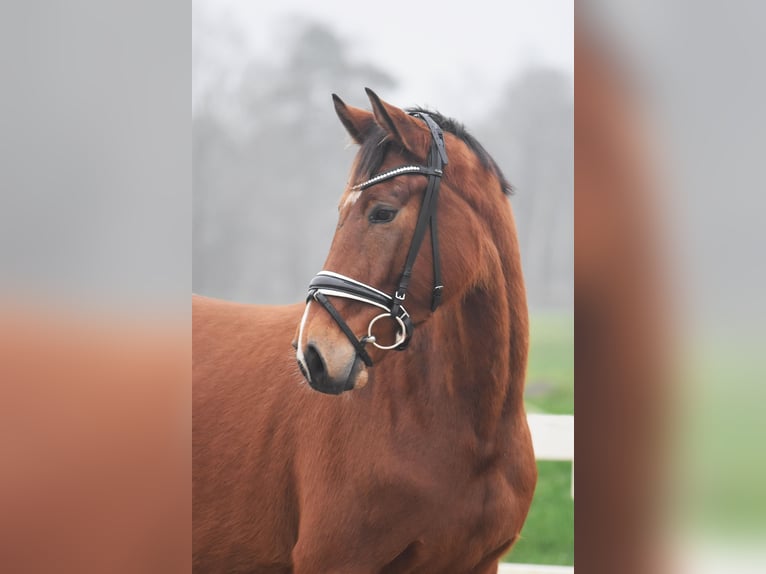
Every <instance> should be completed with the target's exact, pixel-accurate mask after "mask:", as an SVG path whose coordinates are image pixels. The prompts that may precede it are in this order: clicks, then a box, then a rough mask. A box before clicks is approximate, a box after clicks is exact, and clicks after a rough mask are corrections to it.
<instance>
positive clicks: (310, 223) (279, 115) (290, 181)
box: [192, 22, 573, 308]
mask: <svg viewBox="0 0 766 574" xmlns="http://www.w3.org/2000/svg"><path fill="white" fill-rule="evenodd" d="M227 32H228V31H227ZM197 33H198V34H201V33H204V31H197ZM237 41H238V40H237V35H236V31H234V30H232V31H231V33H230V34H229V44H228V46H225V47H224V48H223V49H229V50H235V51H236V50H238V45H237ZM282 53H283V57H282V60H281V61H279V62H272V61H270V62H262V61H257V60H251V61H248V62H247V63H246V66H245V67H244V70H245V71H244V73H243V74H241V75H240V76H239V78H238V80H237V81H236V82H232V81H231V80H230V78H229V77H228V76H227V75H226V74H225V73H223V72H222V73H221V74H220V77H215V76H213V77H207V78H204V79H205V80H206V82H200V81H197V82H195V83H194V85H193V89H195V86H197V87H196V90H197V91H196V93H194V92H193V98H192V162H193V186H194V190H193V191H194V208H193V217H194V219H193V289H194V291H195V292H196V293H200V294H205V295H211V296H216V297H221V298H225V299H232V300H238V301H244V302H257V303H290V302H296V301H299V300H301V298H302V297H304V294H305V290H306V285H307V284H308V281H309V280H310V279H311V277H312V276H313V275H314V274H315V273H316V272H317V271H318V270H319V269H321V268H322V264H323V262H324V259H325V257H326V254H327V251H328V250H329V247H330V241H331V239H332V235H333V233H334V231H335V224H336V220H337V204H338V199H339V197H340V195H341V193H342V192H343V189H344V186H345V183H346V178H347V177H348V171H349V168H350V166H351V163H352V160H353V157H354V154H355V149H354V146H350V145H349V138H348V136H347V134H346V132H345V131H344V129H343V127H342V126H341V124H340V122H339V121H338V120H337V118H336V116H335V112H334V110H333V107H332V102H331V99H330V94H331V93H333V92H336V93H338V94H340V95H341V96H342V97H343V98H344V99H345V100H346V101H347V102H348V103H349V104H352V105H356V106H359V107H369V104H368V103H367V101H366V98H365V97H364V92H363V89H362V88H363V87H364V86H369V87H371V88H373V89H374V90H376V91H377V92H378V93H379V94H381V95H382V96H383V97H384V98H386V95H385V94H386V93H390V92H392V91H393V89H394V88H395V87H396V85H397V80H396V77H395V73H394V72H393V71H389V70H381V69H379V68H377V67H376V66H374V65H370V64H364V63H360V62H359V60H358V59H357V58H356V57H352V53H351V49H350V47H349V46H348V45H346V44H345V43H344V42H343V41H341V40H340V39H339V38H338V37H337V36H336V34H335V33H334V32H333V31H332V30H331V29H329V28H327V27H325V26H324V25H321V24H317V23H312V22H304V23H303V25H302V26H301V27H300V28H299V30H298V31H296V32H295V33H293V34H291V35H289V37H287V38H285V39H284V46H283V50H282ZM214 56H215V54H213V57H214ZM210 57H211V55H210V53H209V51H208V53H206V54H201V53H200V52H199V51H198V50H195V49H194V46H193V51H192V66H193V73H194V74H196V75H197V77H196V80H199V79H200V76H199V75H200V74H204V73H207V74H211V70H213V71H215V70H216V69H217V68H216V65H215V62H213V63H212V65H211V62H210V61H204V60H205V58H208V59H209V58H210ZM222 61H223V59H222ZM200 85H203V86H204V85H207V86H208V88H206V89H205V88H199V86H200ZM211 87H212V89H211ZM496 102H497V105H496V107H495V109H488V110H487V112H486V116H485V117H484V118H483V119H480V120H479V121H474V122H471V123H470V124H468V125H467V127H468V129H469V131H471V132H472V133H473V134H474V135H475V136H476V137H477V139H479V141H481V142H482V144H483V145H484V146H485V147H486V148H487V150H488V151H489V152H490V153H491V154H492V155H493V157H494V158H495V159H496V161H497V163H498V164H499V165H500V166H501V168H502V169H503V171H504V172H505V175H506V177H507V178H508V179H509V180H510V181H511V183H512V184H513V186H514V187H515V190H516V191H515V194H514V195H513V196H512V197H511V198H510V201H511V203H512V205H513V208H514V211H515V214H516V221H517V225H518V229H519V235H520V241H521V249H522V256H523V262H524V271H525V278H526V282H527V287H528V292H529V300H530V304H531V305H533V306H534V307H537V308H541V307H569V306H571V298H572V280H573V279H572V277H573V253H572V235H573V193H572V192H573V98H572V89H571V84H570V80H569V78H568V77H567V76H566V75H564V74H563V73H561V72H559V71H556V70H552V69H547V68H539V69H534V68H533V69H529V70H528V71H527V72H526V73H524V74H523V75H522V76H521V77H517V78H513V79H511V80H510V81H509V82H508V83H507V86H506V88H505V90H504V92H503V93H501V94H498V97H497V98H496ZM392 103H395V104H397V105H401V106H409V105H416V104H417V103H418V102H398V101H392ZM438 111H440V112H442V113H444V114H445V115H452V114H451V113H450V110H446V109H439V110H438ZM456 119H458V120H461V118H460V117H457V118H456Z"/></svg>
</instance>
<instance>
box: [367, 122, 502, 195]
mask: <svg viewBox="0 0 766 574" xmlns="http://www.w3.org/2000/svg"><path fill="white" fill-rule="evenodd" d="M406 111H407V113H416V112H419V113H425V114H428V115H430V116H431V118H433V120H434V121H435V122H436V123H437V124H438V125H439V127H440V128H441V129H442V130H444V131H445V132H448V133H451V134H452V135H454V136H456V137H458V138H460V139H461V140H462V141H463V142H464V143H465V144H466V145H467V146H468V147H469V149H470V150H471V151H472V152H473V153H474V154H475V155H476V157H477V158H479V161H480V162H481V164H482V165H483V166H484V168H485V169H488V170H489V171H491V172H492V173H493V174H494V175H495V177H497V179H498V180H500V185H501V189H502V191H503V193H504V194H506V195H510V194H511V193H512V192H513V188H512V187H511V184H510V183H508V180H506V179H505V176H504V175H503V172H502V171H501V170H500V167H498V165H497V163H495V160H494V159H492V156H490V155H489V153H488V152H487V150H485V149H484V147H483V146H482V145H481V144H480V143H479V142H478V141H477V140H476V138H474V137H473V136H472V135H471V134H470V133H468V130H466V129H465V126H463V124H461V123H460V122H458V121H456V120H454V119H452V118H448V117H446V116H443V115H441V114H440V113H438V112H433V111H431V110H427V109H425V108H420V107H414V108H407V109H406ZM386 136H387V133H386V131H385V130H384V129H383V128H381V127H380V126H378V125H377V124H373V125H372V127H371V128H370V130H369V131H368V133H367V134H366V137H365V140H364V143H363V144H362V146H361V148H360V150H359V163H358V164H357V174H356V175H357V177H358V178H359V180H360V181H362V180H365V179H369V178H371V177H372V176H374V175H375V174H376V173H377V172H378V170H379V169H380V166H381V164H382V163H383V160H384V159H385V157H386V154H387V153H388V150H389V148H390V147H391V145H394V142H392V141H391V140H390V139H389V138H387V137H386ZM402 151H403V150H402Z"/></svg>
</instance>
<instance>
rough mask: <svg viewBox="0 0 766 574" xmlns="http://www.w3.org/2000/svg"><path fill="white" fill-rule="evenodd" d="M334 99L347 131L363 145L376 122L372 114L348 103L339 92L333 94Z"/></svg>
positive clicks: (336, 109) (336, 111)
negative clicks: (340, 96)
mask: <svg viewBox="0 0 766 574" xmlns="http://www.w3.org/2000/svg"><path fill="white" fill-rule="evenodd" d="M332 101H333V103H334V104H335V113H336V114H338V118H340V121H341V123H342V124H343V126H344V127H345V128H346V131H347V132H348V133H349V135H350V136H351V138H352V139H353V140H354V141H355V142H356V143H358V144H359V145H361V144H362V142H363V141H364V139H365V138H366V137H367V134H368V133H369V130H370V127H372V125H373V124H374V123H375V119H374V118H373V116H372V114H371V113H370V112H368V111H367V110H362V109H360V108H355V107H353V106H348V105H346V103H345V102H344V101H343V100H341V99H340V98H339V97H338V95H337V94H333V95H332Z"/></svg>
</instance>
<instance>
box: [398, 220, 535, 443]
mask: <svg viewBox="0 0 766 574" xmlns="http://www.w3.org/2000/svg"><path fill="white" fill-rule="evenodd" d="M512 229H513V228H512V227H511V230H512ZM505 239H507V245H501V247H504V248H505V249H500V250H499V251H500V253H501V254H503V256H502V257H498V258H496V259H497V263H496V265H495V266H494V268H491V269H490V272H489V273H487V276H486V277H482V278H481V280H479V281H478V282H476V283H475V284H474V285H472V286H471V287H469V288H468V289H467V290H466V291H465V293H463V295H462V296H461V297H456V298H455V299H454V300H452V301H451V302H449V303H447V304H445V305H444V306H443V307H442V308H440V309H439V310H438V312H436V313H435V314H434V315H433V316H432V317H431V319H429V320H428V321H425V322H424V323H423V324H422V325H419V326H418V328H417V329H416V335H415V337H413V340H412V344H411V347H410V350H408V351H407V352H405V353H403V354H402V356H401V359H400V361H401V363H400V364H402V366H403V371H404V377H401V376H400V375H399V376H397V377H396V379H397V381H396V382H395V383H394V384H397V385H400V386H401V388H400V389H399V392H398V393H397V394H396V395H395V396H397V397H398V398H397V399H393V400H402V401H406V402H407V403H408V404H409V405H410V406H411V408H413V409H420V410H421V412H422V413H423V420H424V422H425V423H427V421H428V411H429V409H431V410H432V411H434V412H432V414H433V416H434V417H439V418H440V419H443V417H445V416H447V417H454V419H453V420H455V421H456V423H457V424H458V425H460V424H462V425H463V426H465V425H469V426H471V427H472V428H473V429H474V431H475V436H476V437H477V438H478V439H480V440H484V441H486V440H488V439H491V438H493V437H494V436H496V435H497V433H498V431H499V430H500V429H507V428H508V425H507V424H506V425H503V424H501V423H502V422H503V421H507V419H508V418H509V417H515V416H518V415H520V414H523V392H524V377H525V373H526V362H527V349H528V329H529V327H528V317H527V308H526V296H525V292H524V286H523V281H522V278H521V265H520V260H519V255H518V248H517V247H516V241H515V235H514V234H513V233H512V232H509V233H508V235H507V237H506V238H505ZM506 249H507V250H508V253H509V254H510V255H509V256H507V257H506V256H505V255H507V254H505V253H504V252H505V251H506ZM418 330H419V331H420V333H418V332H417V331H418ZM396 362H397V363H399V361H396ZM388 396H389V400H390V397H391V396H392V395H391V394H390V393H388ZM437 410H438V411H441V412H435V411H437Z"/></svg>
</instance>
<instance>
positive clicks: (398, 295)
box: [394, 291, 407, 301]
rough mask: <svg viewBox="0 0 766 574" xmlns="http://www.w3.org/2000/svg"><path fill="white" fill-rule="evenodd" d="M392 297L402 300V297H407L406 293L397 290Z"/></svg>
mask: <svg viewBox="0 0 766 574" xmlns="http://www.w3.org/2000/svg"><path fill="white" fill-rule="evenodd" d="M394 297H395V298H396V299H398V300H399V301H404V299H405V298H406V297H407V293H402V294H399V291H397V292H396V293H394Z"/></svg>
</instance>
